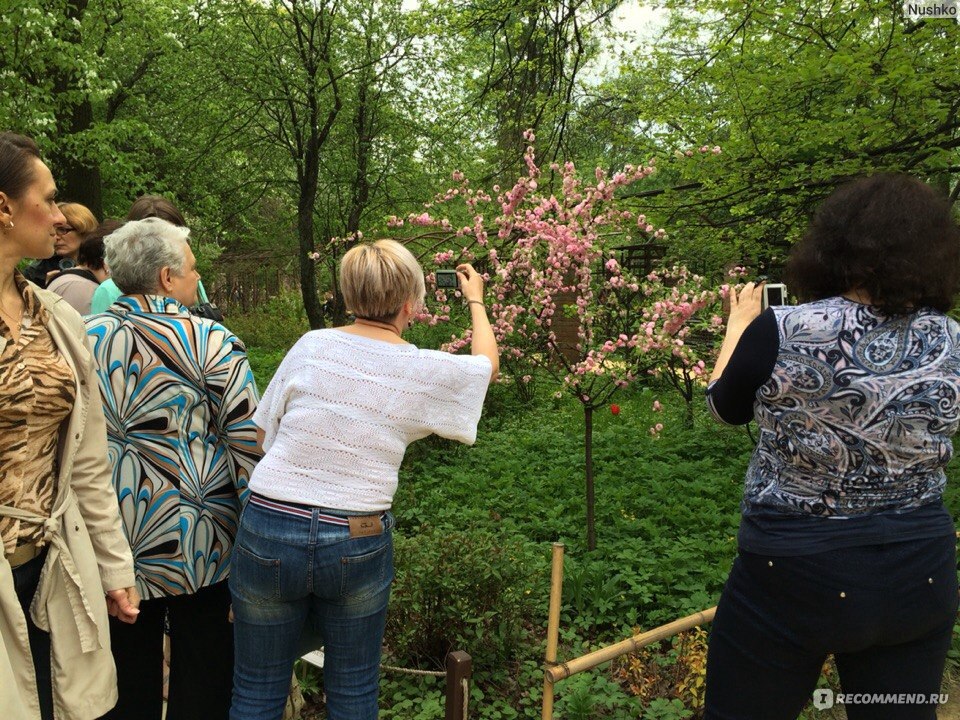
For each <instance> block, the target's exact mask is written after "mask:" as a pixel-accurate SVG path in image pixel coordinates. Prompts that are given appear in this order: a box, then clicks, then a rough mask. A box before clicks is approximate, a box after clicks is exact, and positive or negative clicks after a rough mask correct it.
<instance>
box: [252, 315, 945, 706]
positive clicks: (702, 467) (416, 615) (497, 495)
mask: <svg viewBox="0 0 960 720" xmlns="http://www.w3.org/2000/svg"><path fill="white" fill-rule="evenodd" d="M234 325H235V326H236V327H234V329H235V330H236V331H237V332H238V334H241V336H243V333H242V332H241V330H240V329H239V328H240V326H241V325H243V322H239V323H234ZM258 327H259V328H260V329H259V330H258V331H257V332H259V333H260V334H259V335H257V333H256V332H253V329H252V327H251V333H252V334H253V336H255V337H265V336H269V337H270V339H272V340H273V341H274V342H276V341H280V342H287V343H288V344H289V342H292V340H290V338H289V337H286V338H283V337H280V336H281V335H283V334H285V333H286V334H289V335H293V336H294V337H295V334H294V333H295V332H296V331H297V326H296V323H295V322H291V323H282V324H279V325H278V324H277V323H273V324H266V325H264V324H263V323H259V324H258ZM278 328H279V329H278ZM437 332H439V331H421V333H420V336H419V337H418V338H414V339H415V341H419V342H420V344H422V345H423V346H429V345H430V344H431V343H432V341H435V340H436V339H437V338H436V334H437ZM431 334H432V335H434V337H427V336H429V335H431ZM433 344H435V343H433ZM283 347H285V346H284V345H282V344H275V345H273V346H272V347H264V346H258V345H252V346H251V348H250V358H251V364H252V365H253V367H254V370H255V373H256V374H257V378H258V382H259V384H260V387H261V388H263V387H265V386H266V383H267V381H268V380H269V377H270V376H271V375H272V373H273V372H274V370H275V369H276V366H277V365H278V364H279V361H280V360H281V359H282V356H283ZM552 390H553V389H552V388H548V387H540V388H537V389H536V390H535V391H534V393H533V398H532V399H531V400H527V401H521V400H520V399H519V398H518V396H517V393H516V392H514V390H513V389H512V388H511V387H509V386H505V385H500V386H496V387H494V388H492V389H491V391H490V394H489V396H488V401H487V406H486V410H485V415H484V418H483V420H482V421H481V426H480V430H479V433H478V439H477V443H476V445H475V446H473V447H466V446H463V445H460V444H458V443H453V442H448V441H444V440H441V439H437V438H431V439H427V440H424V441H421V442H419V443H417V444H415V445H413V446H411V447H410V449H409V450H408V452H407V457H406V460H405V462H404V466H403V469H402V471H401V482H400V487H399V490H398V493H397V495H396V498H395V505H394V512H395V514H396V516H397V521H398V522H397V531H396V566H397V580H396V583H395V586H394V590H393V596H392V598H391V606H390V616H389V619H388V628H387V636H386V639H385V643H386V647H387V649H388V656H387V657H386V658H385V662H387V663H389V664H392V665H397V666H403V667H414V668H422V669H431V670H435V669H438V668H439V667H440V664H441V663H442V660H443V657H444V655H445V654H446V652H447V651H448V650H451V649H462V650H466V651H467V652H469V653H470V654H471V655H472V656H473V659H474V682H473V686H472V694H471V705H470V707H471V710H470V716H471V717H476V718H483V719H489V720H494V719H499V718H504V719H506V718H538V717H540V701H541V689H542V683H543V673H542V669H541V667H542V660H543V652H544V645H545V634H546V631H545V628H546V617H547V604H548V596H549V565H550V559H549V558H550V548H551V543H553V542H555V541H560V542H563V543H564V544H565V546H566V563H565V581H564V595H563V612H562V618H561V623H560V627H561V632H560V636H561V637H560V644H561V647H560V659H561V660H563V659H568V658H571V657H573V656H576V655H580V654H582V653H584V652H588V651H590V650H592V649H596V648H597V647H600V646H601V645H604V644H607V643H609V642H614V641H617V640H620V639H623V638H625V637H628V636H629V635H630V634H632V632H633V631H635V629H637V628H644V629H648V628H651V627H654V626H656V625H659V624H662V623H664V622H668V621H670V620H673V619H675V618H678V617H681V616H684V615H687V614H689V613H691V612H694V611H697V610H702V609H705V608H708V607H711V606H712V605H714V604H715V603H716V601H717V598H718V596H719V593H720V590H721V588H722V586H723V581H724V578H725V577H726V574H727V572H728V570H729V567H730V564H731V563H732V561H733V558H734V556H735V552H736V542H735V535H736V529H737V524H738V503H739V497H740V493H741V489H742V479H743V475H744V471H745V468H746V465H747V462H748V460H749V456H750V452H751V450H752V446H753V443H752V441H751V439H750V438H749V436H748V435H747V432H746V431H745V430H744V429H743V428H728V427H720V426H717V425H716V424H714V423H713V422H712V420H711V419H710V418H709V417H708V416H707V415H706V413H705V411H704V410H703V409H702V408H700V407H697V409H696V413H695V422H694V425H693V426H692V427H689V426H687V425H686V423H685V413H684V408H683V407H682V403H681V402H679V401H678V400H677V401H675V400H674V399H673V397H672V396H671V395H670V394H669V393H670V391H669V390H668V389H667V388H657V387H645V388H638V389H636V390H631V391H629V392H625V393H623V394H621V396H619V397H618V398H616V401H617V403H618V404H619V406H620V413H619V414H618V415H614V414H612V413H610V412H598V413H597V414H596V415H595V419H594V427H595V435H594V462H595V471H596V478H597V484H596V487H597V536H598V541H597V550H596V551H594V552H592V553H589V552H587V550H586V538H585V517H584V513H585V510H584V507H585V506H584V499H583V496H584V488H583V484H584V481H583V465H582V463H583V460H582V414H581V411H580V406H579V404H578V403H576V402H575V401H572V400H569V399H556V398H554V397H553V395H552ZM658 398H659V399H660V400H661V401H662V402H663V404H664V407H665V409H664V411H663V412H660V413H657V412H654V410H653V407H652V406H653V401H654V400H655V399H658ZM656 422H662V423H663V424H664V425H665V429H664V431H663V432H662V433H661V435H660V436H659V437H652V436H651V435H650V433H649V432H648V430H649V428H650V426H651V425H653V424H655V423H656ZM952 470H953V474H954V475H956V474H957V470H956V463H954V465H953V466H952ZM957 479H960V478H957ZM953 485H954V486H952V487H951V488H950V489H949V491H948V493H947V502H948V505H949V506H950V507H951V509H952V510H953V511H954V513H955V514H956V512H957V510H958V509H960V494H958V492H957V490H956V487H955V485H956V482H954V484H953ZM702 646H703V641H702V638H699V639H697V638H694V639H693V640H691V641H690V642H687V641H684V642H674V643H664V644H663V647H662V648H660V649H659V650H658V651H657V652H654V653H651V654H650V655H648V656H646V657H643V658H639V659H634V660H632V661H626V662H623V663H616V664H614V665H613V666H608V667H605V668H602V669H600V670H599V671H596V672H592V673H586V674H583V675H580V676H576V677H574V678H572V679H570V680H567V681H565V682H563V683H561V684H560V685H558V686H557V702H556V714H555V717H556V718H558V719H559V718H563V719H565V720H576V719H578V718H642V719H645V720H653V719H654V718H664V719H666V718H687V717H690V718H696V717H698V716H699V713H698V712H697V709H696V698H697V697H699V696H700V695H699V693H702V687H701V686H699V685H697V681H698V680H700V681H702V676H703V669H702V660H703V658H702V649H703V647H702ZM958 659H960V652H958V651H957V649H956V648H955V651H954V653H953V654H952V660H953V662H954V664H956V662H957V660H958ZM829 681H830V678H829V677H828V678H826V679H825V682H829ZM305 684H306V685H307V686H308V689H315V688H316V687H317V678H316V677H314V676H311V675H310V674H307V675H305ZM692 686H694V687H692ZM698 688H699V689H698ZM442 693H443V682H442V680H439V679H433V678H419V677H411V676H408V675H401V674H396V673H392V672H387V673H385V674H384V675H383V679H382V684H381V707H382V710H381V717H383V718H385V719H389V718H397V719H400V718H402V719H403V720H428V719H429V720H433V719H434V718H442V717H443V697H442ZM638 694H639V695H640V696H642V697H639V696H638ZM657 694H659V695H660V696H659V697H657ZM314 712H315V713H316V714H315V715H313V717H323V714H322V709H315V710H314Z"/></svg>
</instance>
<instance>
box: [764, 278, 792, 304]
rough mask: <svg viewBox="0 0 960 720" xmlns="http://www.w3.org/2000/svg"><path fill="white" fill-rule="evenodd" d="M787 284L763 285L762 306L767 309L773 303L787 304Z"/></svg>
mask: <svg viewBox="0 0 960 720" xmlns="http://www.w3.org/2000/svg"><path fill="white" fill-rule="evenodd" d="M787 304H788V303H787V286H786V285H784V284H783V283H767V284H766V285H764V286H763V300H762V305H761V307H762V308H763V309H764V310H766V309H767V308H768V307H770V306H771V305H787Z"/></svg>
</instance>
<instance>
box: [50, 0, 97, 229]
mask: <svg viewBox="0 0 960 720" xmlns="http://www.w3.org/2000/svg"><path fill="white" fill-rule="evenodd" d="M87 1H88V0H70V1H69V2H68V3H67V5H66V16H67V19H68V21H69V22H68V23H67V25H66V28H67V29H66V30H65V31H64V39H65V40H68V41H69V42H70V43H72V44H75V45H76V47H77V50H76V52H77V54H78V55H80V54H82V52H83V51H82V42H83V38H82V37H81V36H80V30H79V27H80V22H81V21H82V20H83V15H84V13H85V12H86V10H87ZM76 83H77V78H76V76H75V74H74V73H73V72H67V71H66V70H61V71H57V72H56V73H55V74H54V77H53V86H54V88H55V90H56V92H57V94H63V93H66V92H67V91H68V90H72V89H75V86H76ZM92 126H93V107H92V106H91V104H90V98H89V97H84V98H83V99H82V100H81V101H80V102H78V103H77V104H75V105H71V106H70V108H69V110H67V111H66V112H65V116H61V117H58V118H57V128H58V134H59V135H60V136H61V137H69V136H73V135H76V134H78V133H82V132H85V131H87V130H89V129H90V128H91V127H92ZM52 159H53V165H54V177H55V178H56V179H57V185H58V186H59V187H60V197H61V198H62V199H64V200H67V201H69V202H78V203H80V204H81V205H86V206H87V207H88V208H90V211H91V212H92V213H93V214H94V216H96V218H97V219H98V220H102V219H103V197H102V188H101V185H102V181H101V177H100V164H99V163H98V162H97V160H95V159H93V158H85V159H82V160H79V159H77V158H76V157H74V156H72V155H70V154H65V153H63V152H61V151H59V150H56V151H54V153H53V158H52Z"/></svg>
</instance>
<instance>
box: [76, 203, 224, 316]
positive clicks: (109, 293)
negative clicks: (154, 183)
mask: <svg viewBox="0 0 960 720" xmlns="http://www.w3.org/2000/svg"><path fill="white" fill-rule="evenodd" d="M149 217H155V218H160V219H161V220H166V221H167V222H168V223H173V224H174V225H176V226H177V227H186V226H187V221H186V220H184V219H183V214H182V213H181V212H180V210H179V209H177V206H176V205H174V204H173V203H172V202H170V201H169V200H167V199H166V198H165V197H163V196H161V195H141V196H140V197H138V198H137V199H136V200H134V201H133V205H131V206H130V210H128V211H127V220H145V219H146V218H149ZM121 294H122V293H121V292H120V288H118V287H117V285H116V283H115V282H113V280H111V279H110V278H107V279H106V280H104V281H103V282H101V283H100V287H98V288H97V289H96V291H95V292H94V293H93V299H92V300H91V302H90V312H94V313H102V312H104V311H105V310H106V309H107V308H109V307H110V306H111V305H113V302H114V300H116V299H117V298H118V297H120V295H121ZM197 296H198V300H197V302H199V303H207V302H209V300H207V293H206V291H205V290H204V289H203V283H198V284H197ZM201 317H208V318H210V319H211V320H217V321H218V322H221V321H223V314H222V313H221V314H219V315H217V316H211V315H209V314H208V315H201Z"/></svg>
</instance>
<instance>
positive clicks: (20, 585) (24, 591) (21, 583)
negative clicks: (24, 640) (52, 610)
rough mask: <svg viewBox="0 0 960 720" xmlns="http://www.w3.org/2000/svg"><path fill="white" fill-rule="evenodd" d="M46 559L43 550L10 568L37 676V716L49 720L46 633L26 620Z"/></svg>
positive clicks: (51, 691) (49, 680)
mask: <svg viewBox="0 0 960 720" xmlns="http://www.w3.org/2000/svg"><path fill="white" fill-rule="evenodd" d="M46 558H47V551H46V550H44V551H43V552H42V553H40V555H38V556H37V557H35V558H34V559H33V560H31V561H30V562H27V563H24V564H23V565H21V566H20V567H17V568H14V569H13V586H14V589H15V590H16V592H17V599H18V600H19V601H20V607H22V608H23V614H24V615H26V617H27V634H28V635H29V637H30V653H31V654H32V655H33V669H34V673H35V674H36V677H37V690H38V692H39V695H40V717H41V718H42V720H53V690H52V687H51V685H50V682H51V677H50V633H47V632H44V631H43V630H41V629H40V628H38V627H37V626H36V625H34V624H33V620H31V619H30V603H32V602H33V596H34V595H35V594H36V592H37V585H39V583H40V571H41V570H43V562H44V560H46Z"/></svg>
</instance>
